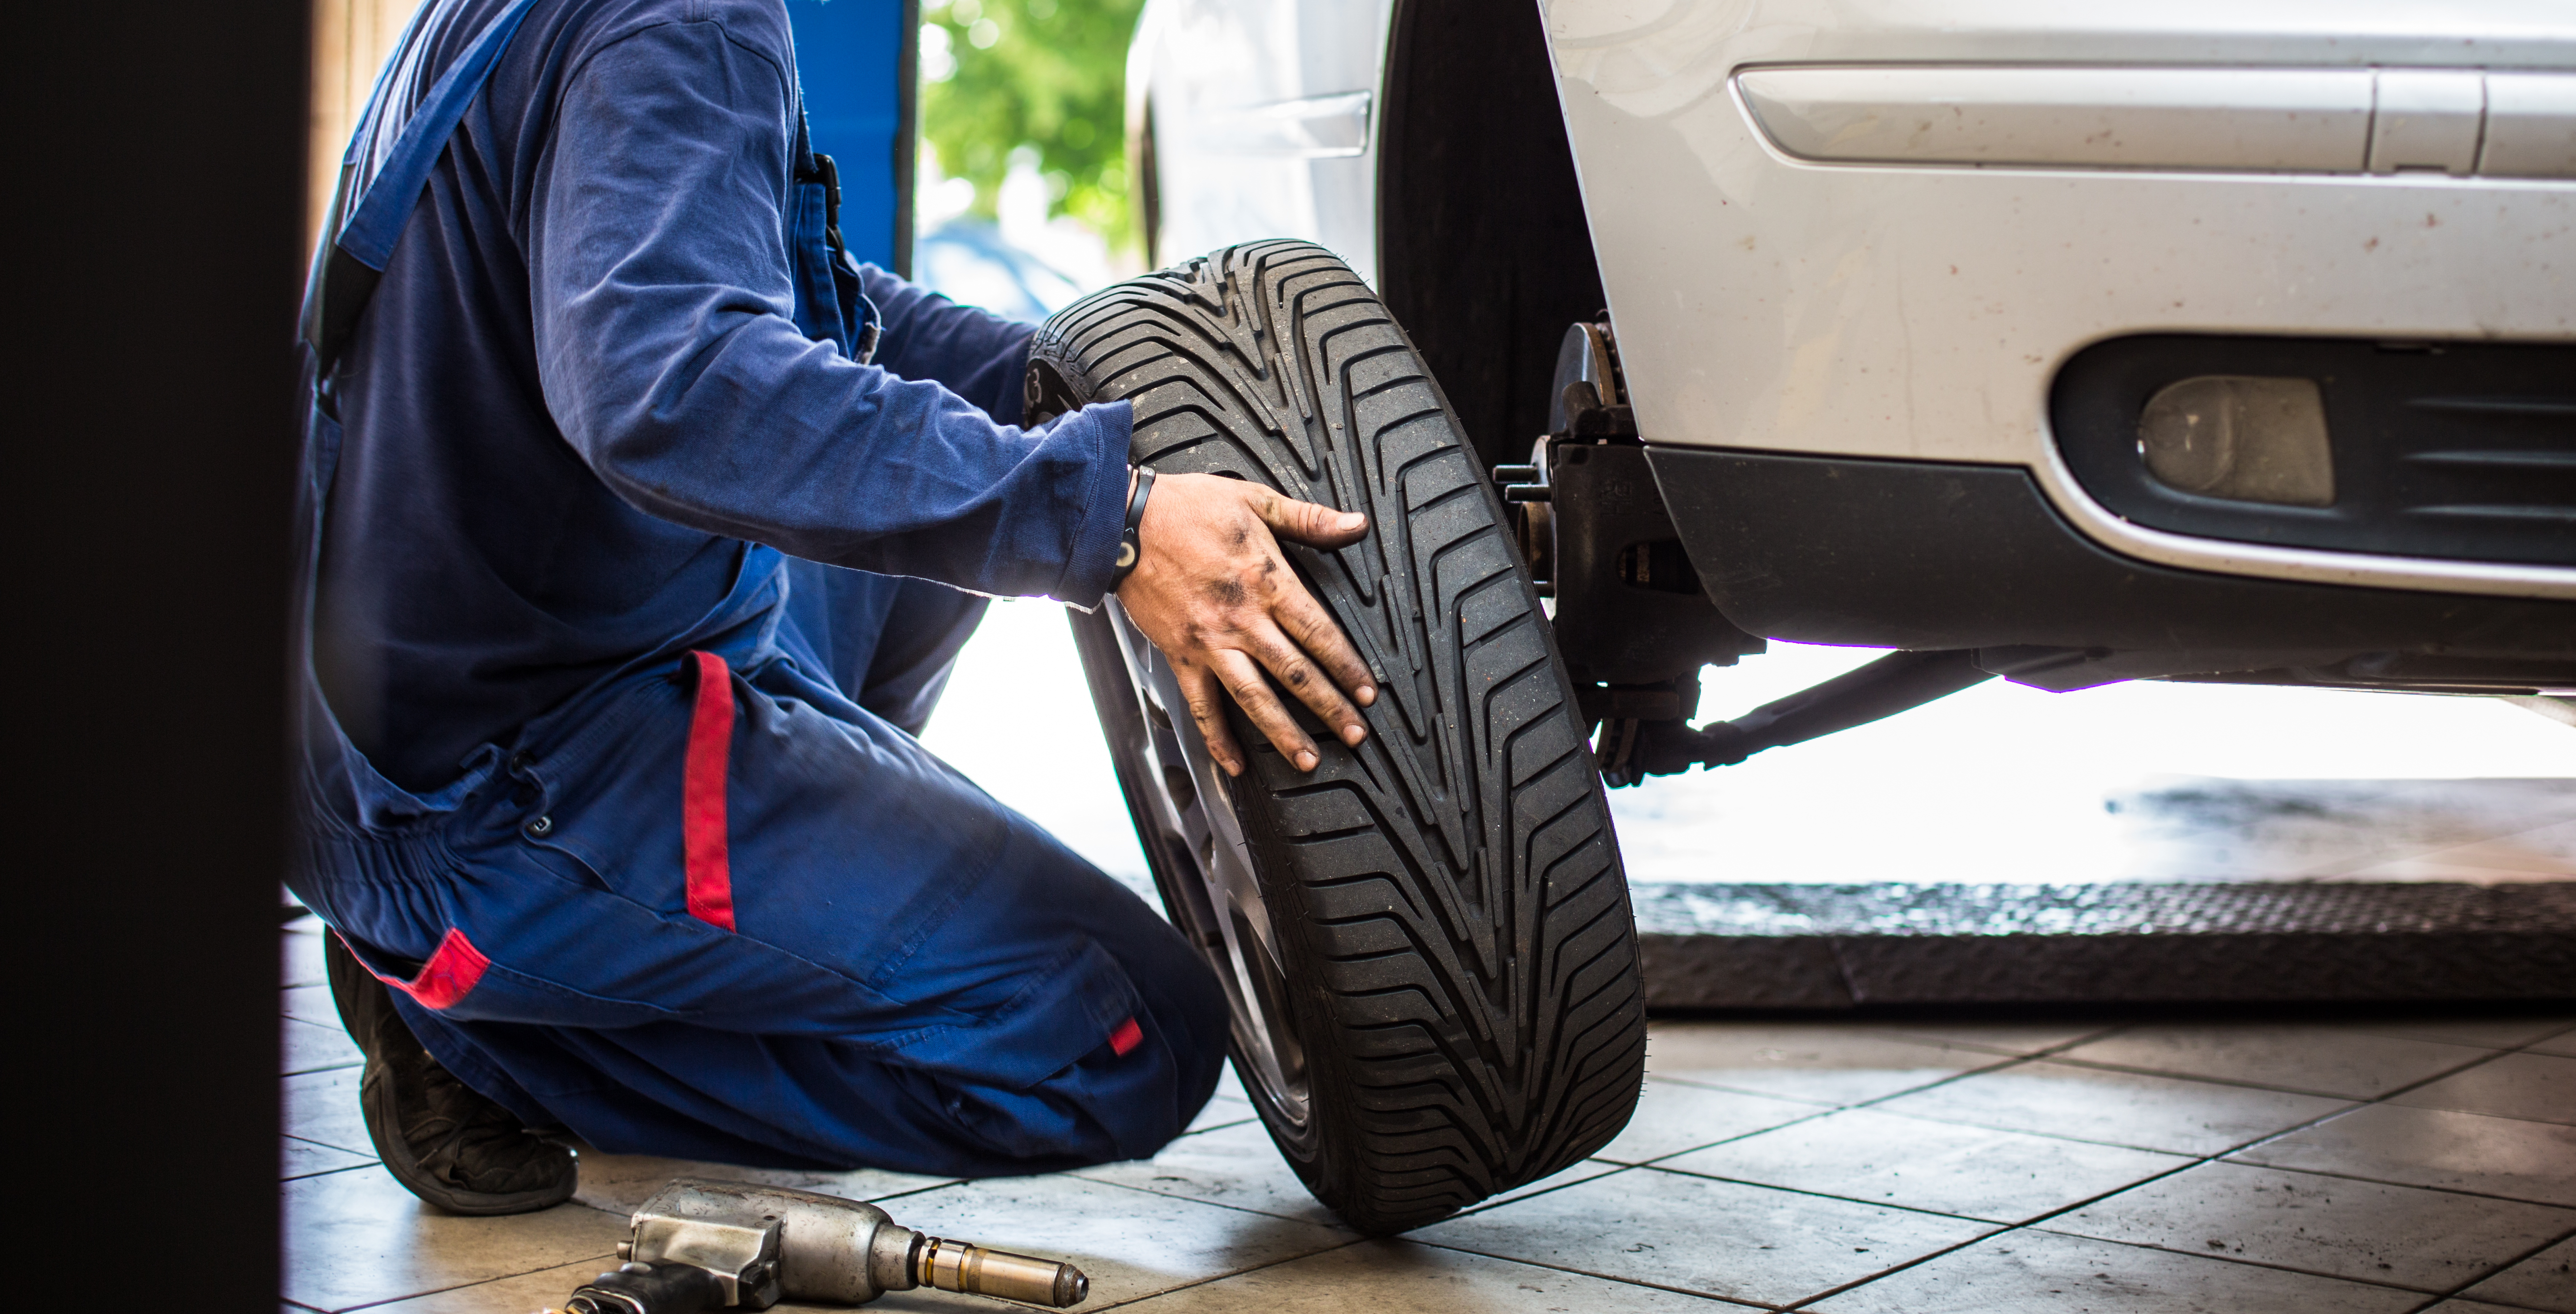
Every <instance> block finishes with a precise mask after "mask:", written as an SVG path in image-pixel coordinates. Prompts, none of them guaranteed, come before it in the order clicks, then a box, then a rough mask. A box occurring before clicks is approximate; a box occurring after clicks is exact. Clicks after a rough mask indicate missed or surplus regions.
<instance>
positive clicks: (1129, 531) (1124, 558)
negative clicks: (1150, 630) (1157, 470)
mask: <svg viewBox="0 0 2576 1314" xmlns="http://www.w3.org/2000/svg"><path fill="white" fill-rule="evenodd" d="M1153 491H1154V467H1152V466H1150V465H1140V466H1137V467H1136V491H1135V492H1133V493H1130V494H1128V495H1127V527H1126V528H1125V529H1122V530H1120V531H1118V564H1117V567H1116V568H1115V569H1114V570H1112V571H1111V572H1110V576H1109V591H1110V592H1112V593H1116V592H1117V591H1118V586H1119V585H1121V584H1124V583H1126V582H1127V577H1128V576H1129V575H1132V574H1134V573H1136V562H1137V561H1138V560H1139V559H1140V558H1141V557H1142V556H1143V554H1144V550H1145V548H1144V544H1143V543H1141V542H1140V541H1138V539H1137V537H1136V531H1137V530H1138V529H1139V528H1141V527H1142V526H1143V525H1144V523H1145V497H1146V495H1147V494H1149V493H1152V492H1153Z"/></svg>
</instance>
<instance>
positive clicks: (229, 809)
mask: <svg viewBox="0 0 2576 1314" xmlns="http://www.w3.org/2000/svg"><path fill="white" fill-rule="evenodd" d="M12 23H13V27H14V28H15V31H14V32H13V34H12V37H11V40H10V42H9V45H10V50H11V58H10V62H11V65H12V67H11V68H10V70H9V72H8V75H7V83H8V85H9V87H10V90H11V93H12V95H13V96H14V97H16V98H18V100H19V102H20V103H19V104H18V106H17V107H16V112H14V113H12V114H11V115H10V121H11V124H12V131H11V133H10V142H11V146H10V157H11V158H10V160H9V177H10V179H11V184H10V209H11V211H12V213H11V216H10V218H11V224H10V231H11V232H12V233H13V234H14V237H13V238H12V239H11V248H12V249H11V252H10V267H11V269H12V272H13V275H14V278H13V284H12V288H11V292H12V297H11V314H10V318H11V322H12V323H14V324H15V325H16V326H17V327H16V328H15V329H14V330H13V331H12V333H11V338H12V339H13V340H14V341H16V342H17V343H18V344H19V345H18V347H17V348H15V349H14V350H13V352H12V353H11V358H10V373H11V375H12V376H13V378H12V380H11V386H10V387H9V390H8V395H9V399H10V402H9V404H10V413H9V417H8V425H7V429H6V431H5V432H6V435H7V437H6V439H5V441H6V444H7V450H8V453H9V457H10V459H9V461H8V464H7V466H6V471H7V473H6V480H7V484H6V486H7V488H8V491H9V497H8V506H9V508H10V511H11V515H10V517H9V534H10V538H11V540H12V547H11V551H10V553H9V560H10V561H11V562H12V563H13V564H12V566H11V575H12V578H11V582H10V585H9V594H8V596H9V603H10V611H11V613H12V620H13V623H12V631H13V633H14V634H15V635H16V636H17V637H16V638H15V640H14V641H13V644H12V647H13V650H14V651H13V652H12V659H13V660H12V663H11V665H12V667H13V668H14V669H16V670H17V671H18V672H19V674H18V675H16V676H14V677H12V680H11V690H10V696H9V698H8V699H7V707H8V742H9V744H10V745H11V757H12V758H13V760H14V763H15V766H14V769H13V770H12V771H11V772H10V773H9V774H10V777H11V778H12V779H15V780H16V781H18V784H17V785H16V786H14V787H12V788H11V790H10V795H11V797H10V800H9V808H8V812H9V815H10V817H11V829H12V832H13V835H14V837H15V838H14V842H13V843H12V844H11V845H10V853H9V856H10V862H9V868H10V871H9V883H10V889H11V905H10V913H11V915H10V927H11V931H12V936H13V939H14V940H15V942H16V943H17V944H18V945H19V946H20V948H19V949H18V950H17V951H14V952H13V953H12V955H11V958H10V971H9V979H10V984H11V988H12V994H13V997H14V999H15V1000H16V1004H15V1008H14V1013H15V1016H14V1017H13V1025H12V1028H11V1029H12V1033H13V1036H14V1037H16V1039H14V1040H13V1042H12V1050H11V1053H10V1056H9V1073H10V1078H11V1079H10V1083H9V1084H10V1087H11V1091H12V1093H13V1094H14V1095H15V1096H16V1099H15V1100H14V1101H13V1103H14V1104H15V1105H16V1107H17V1108H18V1109H19V1113H18V1115H17V1124H16V1125H15V1126H14V1127H13V1128H12V1132H13V1134H12V1136H11V1141H12V1143H13V1145H15V1146H16V1147H18V1153H16V1154H15V1155H13V1157H12V1162H11V1170H12V1172H11V1179H12V1180H13V1181H14V1182H16V1183H17V1184H18V1185H19V1187H20V1188H21V1192H22V1195H23V1196H24V1199H23V1200H22V1205H21V1207H22V1209H24V1210H25V1211H26V1214H25V1216H26V1217H29V1218H32V1219H41V1220H46V1221H48V1222H50V1223H52V1224H54V1225H55V1226H58V1227H61V1228H63V1229H66V1230H65V1231H64V1232H63V1236H62V1243H61V1245H60V1246H59V1247H58V1249H59V1250H60V1251H61V1258H60V1259H59V1260H55V1261H51V1262H47V1261H35V1260H32V1257H30V1258H31V1264H32V1266H29V1265H27V1264H22V1266H21V1268H22V1272H21V1278H20V1282H19V1288H20V1296H19V1297H18V1299H20V1300H22V1301H26V1302H29V1303H37V1302H50V1301H52V1300H56V1299H60V1300H65V1301H70V1302H73V1303H81V1304H90V1303H96V1304H103V1305H124V1304H136V1305H149V1306H153V1307H169V1308H188V1309H203V1310H234V1309H238V1310H246V1311H248V1310H256V1311H261V1314H274V1311H275V1310H276V1309H277V1294H276V1293H277V1290H278V1286H277V1199H278V1188H277V1181H276V1176H277V1169H276V1163H277V1151H278V1140H277V1096H278V1078H277V1070H278V1065H277V1028H278V1017H277V988H278V987H277V983H278V967H277V959H278V932H277V923H278V906H279V902H280V900H279V890H278V876H279V872H280V868H281V863H282V844H281V828H280V816H281V806H280V805H281V799H282V796H283V790H282V788H281V784H282V772H283V769H284V753H283V751H282V750H283V742H284V735H283V727H284V717H283V688H284V681H283V664H282V652H283V648H284V638H285V633H286V618H285V614H284V597H285V588H284V586H285V584H286V579H287V574H286V571H287V567H286V535H287V518H288V510H289V500H288V499H289V492H290V487H289V479H290V463H291V462H292V460H293V458H294V454H295V443H296V430H295V426H294V423H293V413H292V409H291V400H292V394H293V390H294V374H293V357H292V356H291V354H290V345H291V343H292V340H293V337H294V329H295V306H296V293H297V287H298V283H299V281H300V278H301V265H302V259H301V252H299V251H298V250H297V247H298V246H299V245H300V243H301V240H302V239H301V236H300V233H301V227H302V222H303V213H302V212H303V198H304V186H303V181H304V175H303V153H304V141H305V131H306V127H305V109H306V105H305V99H306V49H307V45H306V4H305V0H231V2H229V3H223V4H205V3H198V2H193V0H192V2H186V3H183V2H181V0H124V2H121V3H116V4H73V5H37V6H29V7H28V8H26V9H24V10H19V11H14V12H13V17H12ZM120 1257H121V1258H123V1259H124V1261H125V1262H126V1263H129V1264H133V1265H136V1266H138V1267H136V1268H134V1269H131V1270H128V1269H120V1268H119V1267H117V1265H116V1264H115V1263H112V1262H111V1263H102V1262H100V1261H101V1260H103V1259H106V1260H114V1259H117V1258H120Z"/></svg>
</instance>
